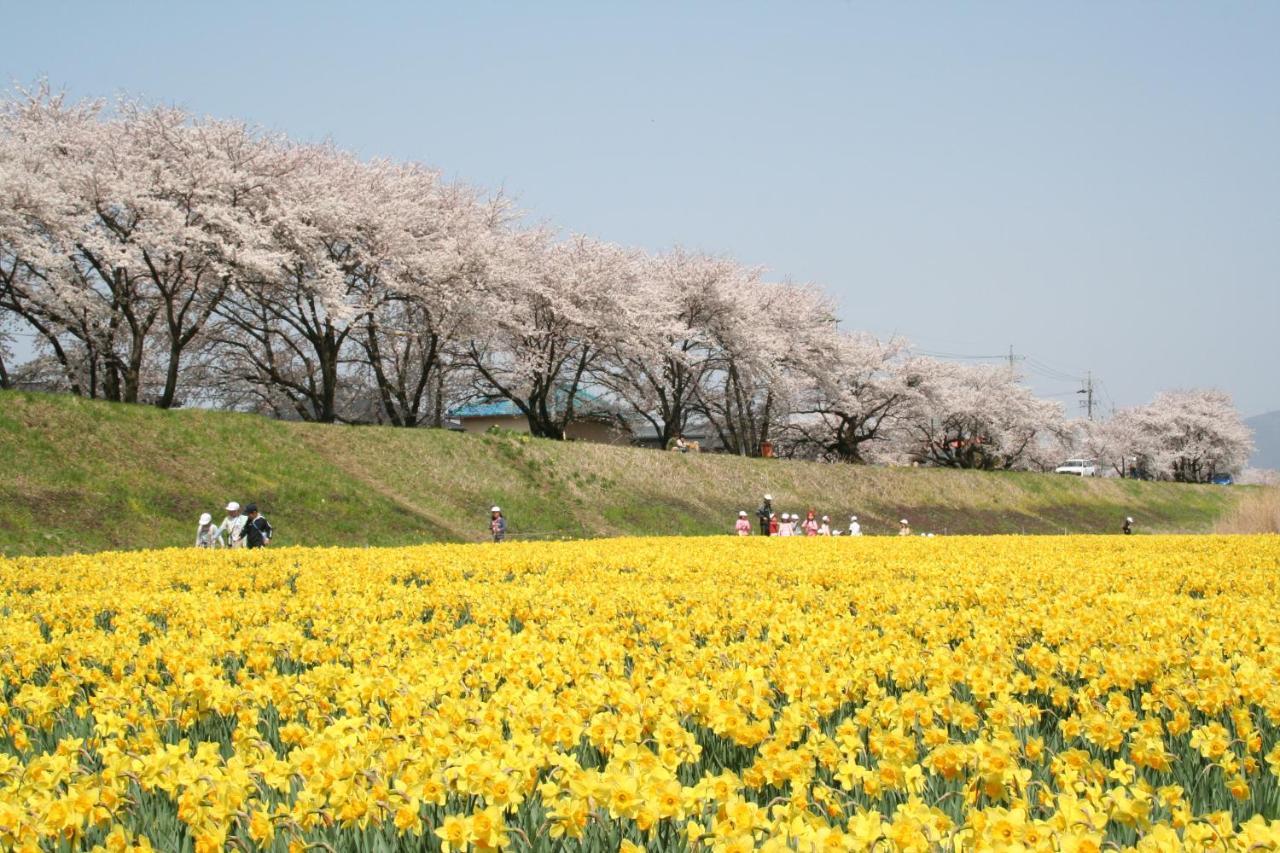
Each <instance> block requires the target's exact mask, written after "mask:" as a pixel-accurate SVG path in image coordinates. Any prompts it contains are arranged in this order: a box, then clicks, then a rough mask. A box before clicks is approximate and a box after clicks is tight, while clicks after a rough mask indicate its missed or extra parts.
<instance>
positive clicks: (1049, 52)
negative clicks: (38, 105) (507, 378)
mask: <svg viewBox="0 0 1280 853" xmlns="http://www.w3.org/2000/svg"><path fill="white" fill-rule="evenodd" d="M0 20H3V21H4V30H5V32H6V37H5V39H4V49H3V51H0V77H3V78H5V79H6V80H8V81H13V82H25V83H29V82H31V81H33V80H34V79H36V78H39V77H47V78H48V79H49V81H50V82H51V83H53V84H54V85H55V86H59V87H64V88H66V89H68V90H69V91H70V92H71V93H72V94H74V95H77V96H80V95H113V94H115V93H117V92H120V91H125V92H129V93H132V94H138V95H142V96H145V97H147V98H149V99H152V100H159V101H164V102H172V103H178V104H181V105H184V106H186V107H188V108H190V109H192V110H194V111H196V112H199V113H209V114H213V115H217V116H224V117H232V116H234V117H243V118H246V119H249V120H251V121H253V122H256V123H259V124H262V125H265V126H268V127H270V128H273V129H276V130H280V131H285V132H287V133H289V134H291V135H294V136H298V137H302V138H310V139H319V138H325V137H328V138H332V139H333V140H334V141H335V142H337V143H338V144H340V145H342V146H343V147H346V148H349V149H352V150H355V151H357V152H359V153H361V154H363V155H368V156H374V155H381V156H389V157H395V158H404V159H415V160H422V161H425V162H427V163H430V164H432V165H434V166H437V167H439V168H441V169H443V170H444V171H445V173H446V174H449V175H451V176H455V177H458V178H463V179H465V180H468V181H471V182H473V183H476V184H479V185H481V186H484V187H487V188H491V189H492V188H503V189H504V190H505V191H506V192H508V193H509V194H511V195H513V196H515V197H516V198H517V200H518V201H519V202H520V203H521V205H522V206H523V207H524V208H525V209H527V210H528V211H530V212H531V214H532V215H533V216H534V217H535V218H537V219H545V220H547V221H549V222H552V223H554V224H557V225H559V226H561V227H563V228H565V229H567V230H571V231H581V232H586V233H590V234H593V235H596V236H599V237H603V238H606V239H610V240H615V241H618V242H622V243H627V244H630V245H638V246H642V247H647V248H652V249H657V248H661V247H664V246H668V245H671V244H673V243H676V242H679V243H682V244H684V245H686V246H690V247H694V248H700V249H706V250H710V251H714V252H724V253H730V254H733V255H735V256H737V257H740V258H742V259H743V260H745V261H748V262H751V263H757V264H761V265H764V266H766V267H768V268H769V269H770V270H771V271H772V274H773V275H774V276H775V277H777V278H791V279H793V280H811V281H815V282H818V283H820V284H822V285H824V286H825V287H827V288H828V289H829V290H830V291H831V292H832V293H834V294H835V295H836V296H837V297H838V298H839V299H840V302H841V305H842V316H843V318H844V320H845V323H846V325H847V326H849V327H855V328H864V329H869V330H871V331H874V332H877V333H879V334H882V335H887V334H891V333H898V334H901V335H905V336H907V337H909V338H910V339H912V340H913V341H915V342H917V343H918V344H919V345H921V346H922V347H924V348H927V349H930V350H934V351H939V352H948V353H959V354H973V355H988V354H996V353H1003V352H1006V351H1007V350H1008V347H1009V345H1010V344H1012V345H1013V347H1014V348H1015V350H1016V351H1017V352H1018V353H1025V354H1027V355H1030V356H1033V357H1034V358H1035V359H1037V360H1038V361H1039V363H1042V364H1045V365H1050V366H1052V367H1053V368H1055V369H1056V370H1058V371H1063V372H1065V373H1067V374H1083V372H1084V371H1085V370H1086V369H1092V370H1093V371H1094V373H1095V375H1097V376H1098V377H1100V378H1101V380H1102V382H1103V385H1102V390H1103V400H1104V402H1105V403H1107V404H1109V403H1110V401H1112V400H1114V402H1115V403H1116V404H1117V405H1127V404H1131V403H1136V402H1141V401H1144V400H1146V399H1149V398H1150V396H1151V395H1152V394H1153V393H1154V392H1155V391H1156V390H1158V389H1161V388H1167V387H1188V386H1198V385H1217V386H1220V387H1223V388H1225V389H1227V390H1229V391H1231V392H1232V393H1233V394H1235V396H1236V400H1237V402H1238V404H1239V405H1240V407H1241V408H1242V409H1243V410H1244V412H1245V413H1246V414H1255V413H1258V412H1262V411H1267V410H1270V409H1280V378H1277V367H1278V366H1280V328H1278V325H1280V48H1277V45H1278V44H1280V4H1277V3H1262V2H1254V3H1249V2H1233V3H1212V2H1203V3H1195V4H1190V3H1090V2H1084V3H1058V4H1047V3H1035V4H1031V3H1027V4H1015V3H982V4H932V5H931V4H924V3H910V4H903V3H880V4H876V5H869V4H868V5H863V4H858V3H772V4H763V3H761V4H755V3H732V2H725V3H710V2H705V3H687V4H686V3H670V4H667V3H657V2H648V3H633V4H628V5H625V6H624V5H623V4H618V3H586V2H583V3H564V4H554V3H527V4H516V3H508V4H496V3H457V4H454V5H449V6H443V5H442V6H436V5H431V4H420V3H369V4H361V5H360V6H359V7H357V6H356V5H355V4H351V5H341V6H340V5H338V4H328V3H300V2H299V3H288V2H273V3H228V2H220V3H202V4H195V3H164V4H160V3H154V4H142V3H130V4H110V3H100V2H95V3H88V2H84V3H69V2H61V3H52V2H51V3H32V2H12V1H11V0H5V2H3V3H0ZM1026 364H1028V365H1031V363H1030V362H1027V363H1026ZM1030 379H1031V380H1032V382H1033V384H1034V385H1035V387H1036V388H1037V390H1039V391H1040V392H1041V393H1045V394H1057V395H1060V396H1059V397H1058V398H1059V399H1063V400H1066V401H1068V402H1069V403H1073V402H1074V399H1075V395H1073V394H1072V393H1071V391H1072V390H1073V388H1074V387H1077V386H1075V385H1073V383H1072V382H1070V381H1067V380H1062V379H1055V378H1051V377H1049V376H1046V375H1043V372H1041V373H1032V374H1031V376H1030Z"/></svg>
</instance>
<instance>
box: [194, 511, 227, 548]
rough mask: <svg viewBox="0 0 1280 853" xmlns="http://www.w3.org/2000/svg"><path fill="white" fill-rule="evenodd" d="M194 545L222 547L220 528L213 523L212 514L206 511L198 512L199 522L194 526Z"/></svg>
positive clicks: (198, 546)
mask: <svg viewBox="0 0 1280 853" xmlns="http://www.w3.org/2000/svg"><path fill="white" fill-rule="evenodd" d="M196 547H197V548H221V547H222V528H221V527H218V526H217V525H215V524H214V523H213V516H212V515H209V513H207V512H204V513H201V514H200V523H199V525H198V526H197V527H196Z"/></svg>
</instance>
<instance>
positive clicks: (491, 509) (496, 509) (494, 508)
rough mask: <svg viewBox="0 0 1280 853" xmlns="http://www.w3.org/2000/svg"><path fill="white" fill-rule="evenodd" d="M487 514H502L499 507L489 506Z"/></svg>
mask: <svg viewBox="0 0 1280 853" xmlns="http://www.w3.org/2000/svg"><path fill="white" fill-rule="evenodd" d="M489 512H502V507H500V506H491V507H489Z"/></svg>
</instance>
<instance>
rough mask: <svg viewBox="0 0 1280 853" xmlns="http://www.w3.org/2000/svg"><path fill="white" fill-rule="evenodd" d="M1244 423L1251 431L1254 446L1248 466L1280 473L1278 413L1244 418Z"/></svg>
mask: <svg viewBox="0 0 1280 853" xmlns="http://www.w3.org/2000/svg"><path fill="white" fill-rule="evenodd" d="M1244 422H1245V425H1246V426H1248V427H1249V429H1251V430H1253V443H1254V445H1255V449H1254V451H1253V458H1252V459H1250V460H1249V466H1250V467H1252V468H1270V469H1271V470H1273V471H1280V411H1275V412H1267V413H1266V414H1265V415H1258V416H1257V417H1253V418H1245V421H1244Z"/></svg>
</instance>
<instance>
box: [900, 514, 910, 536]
mask: <svg viewBox="0 0 1280 853" xmlns="http://www.w3.org/2000/svg"><path fill="white" fill-rule="evenodd" d="M898 535H899V536H910V535H911V524H910V523H909V522H908V521H907V520H906V519H905V518H904V519H902V521H899V522H898Z"/></svg>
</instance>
